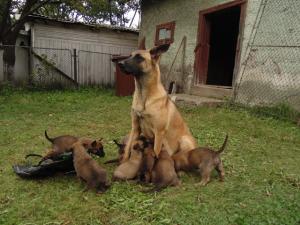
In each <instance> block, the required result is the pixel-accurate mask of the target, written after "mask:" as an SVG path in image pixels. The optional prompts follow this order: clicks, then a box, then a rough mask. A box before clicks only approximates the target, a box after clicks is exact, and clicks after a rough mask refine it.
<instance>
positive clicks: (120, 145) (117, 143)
mask: <svg viewBox="0 0 300 225" xmlns="http://www.w3.org/2000/svg"><path fill="white" fill-rule="evenodd" d="M113 141H114V142H115V144H116V145H117V146H118V147H119V148H121V147H122V146H123V145H122V144H120V143H119V142H118V141H117V140H116V139H114V140H113Z"/></svg>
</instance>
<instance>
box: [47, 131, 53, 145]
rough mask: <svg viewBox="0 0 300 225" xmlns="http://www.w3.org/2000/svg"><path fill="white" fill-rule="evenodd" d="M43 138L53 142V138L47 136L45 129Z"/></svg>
mask: <svg viewBox="0 0 300 225" xmlns="http://www.w3.org/2000/svg"><path fill="white" fill-rule="evenodd" d="M45 138H46V139H47V140H48V141H50V142H51V143H53V139H52V138H50V137H49V136H48V134H47V131H46V130H45Z"/></svg>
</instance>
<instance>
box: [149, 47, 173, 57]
mask: <svg viewBox="0 0 300 225" xmlns="http://www.w3.org/2000/svg"><path fill="white" fill-rule="evenodd" d="M169 47H170V44H163V45H159V46H156V47H154V48H152V49H151V50H150V55H151V58H152V59H158V58H159V56H161V54H163V53H165V52H166V51H168V49H169Z"/></svg>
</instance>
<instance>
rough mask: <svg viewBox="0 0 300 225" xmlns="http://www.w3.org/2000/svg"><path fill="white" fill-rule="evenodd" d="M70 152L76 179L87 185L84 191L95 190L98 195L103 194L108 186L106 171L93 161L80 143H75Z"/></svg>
mask: <svg viewBox="0 0 300 225" xmlns="http://www.w3.org/2000/svg"><path fill="white" fill-rule="evenodd" d="M70 151H72V152H73V163H74V168H75V171H76V174H77V177H78V178H79V179H80V180H81V181H85V182H86V184H87V185H86V188H85V191H86V190H88V189H96V191H97V192H99V193H102V192H105V191H106V190H107V188H108V187H109V186H110V184H109V181H108V180H107V174H106V170H105V169H103V168H102V167H101V166H100V165H99V164H98V163H97V162H96V161H95V160H93V158H92V157H91V156H90V155H89V154H88V153H87V151H86V149H85V147H83V145H82V143H81V142H79V141H78V142H75V143H74V144H73V145H72V148H71V149H70Z"/></svg>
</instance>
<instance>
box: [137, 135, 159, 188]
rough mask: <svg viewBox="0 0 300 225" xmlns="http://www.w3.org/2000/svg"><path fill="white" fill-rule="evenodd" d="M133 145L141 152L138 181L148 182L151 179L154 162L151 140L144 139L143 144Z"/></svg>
mask: <svg viewBox="0 0 300 225" xmlns="http://www.w3.org/2000/svg"><path fill="white" fill-rule="evenodd" d="M133 147H134V148H135V149H137V150H139V151H141V152H142V153H143V158H142V164H141V168H140V171H139V174H138V178H139V181H140V182H144V183H150V182H151V180H152V170H153V167H154V163H155V153H154V145H153V141H151V140H146V139H145V141H144V146H141V145H138V146H137V145H134V146H133Z"/></svg>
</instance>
